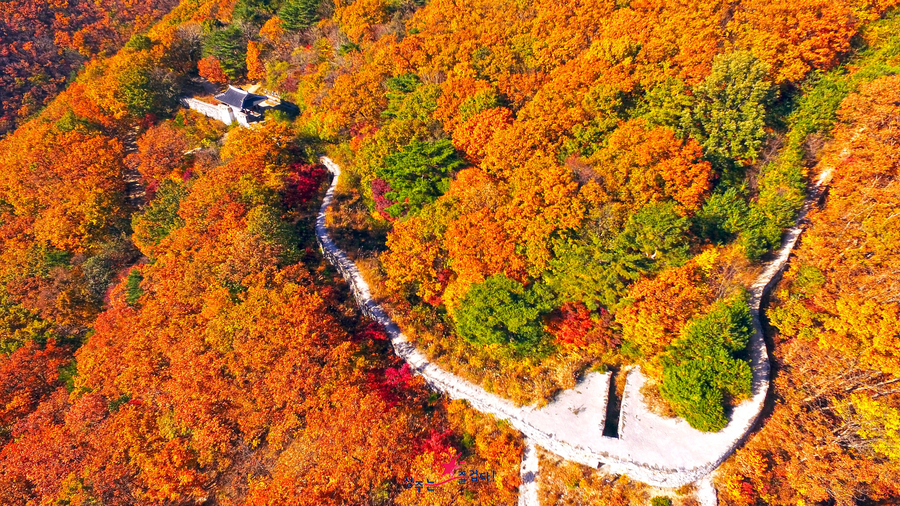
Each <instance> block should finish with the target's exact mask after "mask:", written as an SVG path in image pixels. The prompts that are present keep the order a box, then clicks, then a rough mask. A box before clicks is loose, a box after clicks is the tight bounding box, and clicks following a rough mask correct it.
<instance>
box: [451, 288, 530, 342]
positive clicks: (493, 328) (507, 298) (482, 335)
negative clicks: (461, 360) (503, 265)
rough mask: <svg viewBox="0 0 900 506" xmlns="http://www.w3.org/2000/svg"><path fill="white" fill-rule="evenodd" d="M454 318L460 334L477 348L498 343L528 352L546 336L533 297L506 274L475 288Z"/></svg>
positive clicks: (465, 297) (471, 290)
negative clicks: (477, 346)
mask: <svg viewBox="0 0 900 506" xmlns="http://www.w3.org/2000/svg"><path fill="white" fill-rule="evenodd" d="M454 317H455V319H456V327H457V331H458V332H459V335H460V336H462V337H463V339H465V340H466V341H468V342H470V343H472V344H476V345H482V346H483V345H491V344H499V345H504V346H509V347H511V348H512V349H513V350H516V351H528V350H531V349H534V348H535V347H536V345H537V344H538V343H539V342H540V341H541V340H542V338H543V337H544V330H543V327H542V323H541V310H540V308H539V307H538V306H537V305H536V304H535V303H534V295H533V294H532V292H531V291H530V290H528V289H526V288H525V287H524V286H523V285H522V284H521V283H519V282H517V281H514V280H512V279H509V278H508V277H506V275H505V274H495V275H493V276H491V277H489V278H488V279H487V280H485V281H484V283H479V284H475V285H472V287H471V288H470V289H469V291H468V293H466V295H465V296H464V297H463V299H462V301H461V302H460V305H459V308H458V309H457V310H456V313H455V314H454Z"/></svg>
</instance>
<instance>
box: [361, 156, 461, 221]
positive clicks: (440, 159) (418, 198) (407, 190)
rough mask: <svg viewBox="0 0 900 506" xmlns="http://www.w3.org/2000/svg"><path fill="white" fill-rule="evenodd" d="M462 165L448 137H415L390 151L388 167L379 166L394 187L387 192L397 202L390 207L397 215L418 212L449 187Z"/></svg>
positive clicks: (383, 175) (386, 195) (388, 210)
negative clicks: (429, 139)
mask: <svg viewBox="0 0 900 506" xmlns="http://www.w3.org/2000/svg"><path fill="white" fill-rule="evenodd" d="M461 166H462V160H460V159H459V157H458V156H457V154H456V149H454V147H453V144H452V143H451V142H450V141H448V140H441V141H437V142H419V141H415V142H413V143H411V144H410V145H408V146H406V147H405V148H404V149H403V151H400V152H399V153H394V154H392V155H389V156H388V157H386V158H385V160H384V167H381V168H379V169H377V170H376V175H377V176H378V177H379V178H381V179H383V180H384V181H386V182H387V183H388V184H389V185H390V187H391V191H390V192H388V193H387V194H385V195H384V196H385V197H386V198H388V199H390V200H392V201H394V202H396V204H394V205H392V206H390V207H388V208H387V209H386V211H387V212H388V214H390V215H391V216H394V217H399V216H402V215H404V214H416V213H418V212H419V211H420V210H421V209H422V207H424V206H425V205H427V204H430V203H431V202H434V201H435V200H436V199H437V198H438V197H440V196H441V195H443V194H444V192H446V191H447V189H448V188H449V187H450V178H451V176H452V175H453V172H454V171H455V170H457V169H459V168H460V167H461Z"/></svg>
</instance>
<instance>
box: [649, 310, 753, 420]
mask: <svg viewBox="0 0 900 506" xmlns="http://www.w3.org/2000/svg"><path fill="white" fill-rule="evenodd" d="M752 333H753V322H752V319H751V316H750V309H749V306H748V305H747V300H746V297H735V298H733V299H731V300H730V301H727V302H726V301H719V302H718V303H717V304H716V305H715V306H714V308H713V309H712V310H711V311H710V312H709V313H707V314H706V315H704V316H702V317H700V318H697V319H694V320H693V321H691V322H690V323H689V324H688V325H687V326H686V327H685V329H684V331H683V332H682V336H681V338H680V339H679V340H678V341H676V342H675V343H673V344H672V345H671V346H670V347H669V349H668V350H667V351H666V354H665V355H663V356H662V358H661V361H662V364H663V374H662V385H661V388H660V393H661V394H662V396H663V398H665V399H666V400H667V401H668V402H669V404H671V405H672V409H673V410H674V411H675V413H676V414H678V416H680V417H682V418H684V419H685V420H686V421H687V422H688V423H689V424H690V425H691V427H693V428H695V429H697V430H701V431H704V432H716V431H718V430H721V429H722V428H723V427H725V425H726V424H727V423H728V420H727V418H726V417H725V396H726V394H727V395H728V396H730V397H731V398H734V399H741V398H745V397H747V396H749V395H750V391H751V386H752V381H753V372H752V371H751V370H750V365H749V364H748V363H747V362H746V361H745V360H742V359H740V358H738V357H737V354H739V353H740V352H742V351H743V350H744V349H745V348H746V347H747V343H748V341H749V339H750V336H751V335H752Z"/></svg>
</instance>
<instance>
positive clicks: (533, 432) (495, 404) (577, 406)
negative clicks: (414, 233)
mask: <svg viewBox="0 0 900 506" xmlns="http://www.w3.org/2000/svg"><path fill="white" fill-rule="evenodd" d="M322 163H323V164H324V165H325V167H327V168H328V170H329V171H330V172H331V173H332V174H333V175H334V177H333V179H332V182H331V186H330V187H329V189H328V192H327V193H326V196H325V199H324V200H323V202H322V206H321V208H320V210H319V214H318V216H317V219H316V238H317V240H318V242H319V245H320V247H321V249H322V252H323V254H324V255H325V257H326V258H327V259H328V261H329V262H330V263H331V264H332V265H334V266H335V267H336V268H337V269H338V271H340V272H341V274H342V275H343V277H344V278H345V279H346V280H347V282H348V283H349V285H350V287H351V289H352V291H353V294H354V296H355V298H356V301H357V303H358V304H359V307H360V308H361V310H362V311H363V313H365V314H366V316H368V317H369V318H371V319H373V320H375V321H377V322H378V323H380V324H382V325H384V327H385V329H386V330H387V333H388V336H389V337H390V339H391V343H392V345H393V347H394V351H395V352H396V353H397V355H398V356H399V357H401V358H402V359H404V360H405V361H406V362H407V363H408V364H409V365H410V366H411V367H412V368H413V369H414V370H415V372H416V373H417V374H420V375H421V376H422V377H423V378H424V379H425V380H426V381H427V382H428V383H429V384H430V385H431V386H432V387H433V388H435V389H436V390H438V391H440V392H442V393H444V394H445V395H447V396H449V397H450V398H452V399H465V400H466V401H468V402H469V404H470V405H472V407H474V408H475V409H478V410H479V411H482V412H485V413H491V414H492V415H494V416H496V417H498V418H501V419H505V420H508V421H509V422H510V423H511V424H512V425H513V426H514V427H516V429H518V430H519V431H521V432H522V433H523V434H524V436H525V438H526V455H525V461H524V462H523V464H522V476H523V487H522V497H521V498H520V503H519V504H520V505H536V504H537V500H538V499H537V480H536V479H535V478H536V476H537V472H538V469H537V462H536V460H535V459H536V457H534V456H533V454H534V452H533V451H531V452H530V453H529V452H528V449H532V450H533V448H534V445H538V446H541V447H542V448H545V449H547V450H549V451H551V452H553V453H555V454H557V455H559V456H560V457H562V458H565V459H567V460H571V461H574V462H579V463H581V464H584V465H588V466H590V467H594V468H600V467H603V468H605V469H607V470H609V471H610V472H614V473H617V474H627V475H628V476H629V477H631V478H633V479H636V480H638V481H642V482H644V483H648V484H650V485H653V486H659V487H679V486H682V485H685V484H688V483H692V482H697V481H698V480H701V479H703V478H704V477H706V476H707V475H709V474H710V472H712V471H713V470H715V469H716V468H717V467H718V466H719V464H721V463H722V461H724V460H725V459H726V458H727V457H728V456H729V455H730V454H731V453H732V452H733V451H734V449H735V448H736V447H737V446H738V445H739V444H740V443H741V442H742V441H743V439H744V438H745V437H746V436H747V434H748V433H749V431H750V430H751V429H752V427H753V424H754V423H755V422H756V419H757V418H758V416H759V413H760V412H761V410H762V408H763V404H764V402H765V398H766V394H767V392H768V388H769V362H768V355H767V350H766V344H765V340H764V338H763V334H762V326H761V324H760V320H759V311H760V304H761V302H762V300H763V298H764V297H765V295H766V293H767V292H768V290H770V289H771V287H772V286H773V285H774V284H775V283H776V282H777V280H778V277H779V276H780V275H781V273H782V272H783V271H784V268H785V267H786V265H787V263H788V259H789V258H790V254H791V251H792V250H793V248H794V246H795V245H796V243H797V240H798V239H799V237H800V233H801V232H802V230H803V227H804V219H805V216H806V213H807V212H808V210H809V208H810V206H811V205H812V203H813V202H815V201H816V200H817V199H818V198H819V196H820V195H821V191H822V188H823V187H824V185H825V184H826V182H827V180H828V174H823V177H820V178H819V179H818V181H817V182H816V184H815V186H814V188H813V191H811V192H810V195H809V196H808V197H807V199H806V202H805V203H804V205H803V208H802V210H801V212H800V214H799V216H798V218H797V221H796V224H795V226H794V227H792V228H791V229H789V230H788V231H787V232H786V233H785V236H784V239H783V241H782V245H781V247H780V248H779V250H778V251H777V252H776V253H775V255H774V257H773V260H771V261H770V262H769V263H768V264H767V265H766V267H765V268H764V269H763V271H762V273H761V274H760V275H759V277H758V278H757V279H756V281H755V282H754V283H753V285H752V287H751V300H750V306H751V313H752V315H753V324H754V328H755V333H754V336H753V337H752V338H751V341H750V345H749V355H750V359H751V366H752V369H753V395H752V397H751V398H750V399H748V400H746V401H744V402H743V403H741V404H740V405H738V406H736V407H735V409H734V413H733V415H732V419H731V421H730V422H729V424H728V426H727V427H725V428H724V429H723V430H722V431H720V432H717V433H712V434H710V433H703V432H700V431H697V430H695V429H692V428H691V427H690V426H688V424H687V423H686V422H685V421H683V420H678V419H663V418H661V417H659V416H657V415H655V414H653V413H651V412H650V411H649V410H648V409H647V408H646V406H645V405H644V403H643V401H642V400H641V396H640V394H639V389H640V386H641V385H642V384H643V382H644V377H643V376H642V375H641V372H640V369H639V368H635V369H633V370H632V371H631V372H630V373H629V374H628V378H627V380H626V384H625V395H624V398H623V401H622V412H621V416H620V420H619V437H618V438H612V437H606V436H604V435H603V429H604V422H605V416H606V403H607V394H608V390H609V380H610V378H609V374H608V373H607V374H599V373H590V374H587V375H586V376H585V377H584V378H583V379H582V381H581V382H580V383H579V384H578V385H576V386H575V387H574V388H571V389H569V390H566V391H564V392H562V393H561V394H560V395H559V396H558V397H557V398H556V399H555V400H554V401H553V402H551V403H549V404H548V405H546V406H544V407H543V408H540V409H536V408H535V407H533V406H516V405H515V404H513V403H512V402H510V401H508V400H506V399H502V398H500V397H498V396H496V395H494V394H491V393H489V392H487V391H485V390H484V389H483V388H482V387H480V386H479V385H476V384H473V383H471V382H469V381H467V380H465V379H463V378H460V377H458V376H456V375H454V374H452V373H450V372H448V371H446V370H444V369H442V368H440V367H439V366H437V365H436V364H434V363H432V362H430V361H429V360H428V358H427V357H426V356H425V355H424V354H423V353H422V352H421V351H420V350H418V349H417V348H416V347H415V345H414V344H413V343H411V342H410V341H409V339H408V338H407V337H406V336H405V335H404V334H403V332H402V331H401V330H400V328H399V327H398V326H397V325H396V323H394V322H393V320H391V318H390V317H389V316H388V314H387V313H386V312H385V310H384V309H383V308H382V307H381V306H380V305H379V304H378V303H377V302H376V301H375V300H374V299H373V297H372V294H371V291H370V289H369V285H368V284H367V283H366V281H365V280H364V279H363V277H362V275H361V274H360V272H359V270H358V269H357V268H356V265H355V264H354V263H353V261H352V260H350V258H349V257H348V256H347V255H346V253H344V252H343V251H341V250H340V249H339V248H338V247H337V246H336V245H335V244H334V242H333V241H332V240H331V238H330V237H329V235H328V229H327V227H326V214H327V211H328V208H329V206H331V203H332V201H333V199H334V191H335V187H336V186H337V182H338V179H339V178H340V173H341V170H340V167H338V165H337V164H335V163H334V162H333V161H331V160H330V159H328V158H326V157H323V158H322ZM707 481H708V480H707ZM714 495H715V494H714V491H712V497H713V499H712V502H714V501H715V499H714ZM704 502H705V503H707V504H711V503H710V502H709V500H705V501H704Z"/></svg>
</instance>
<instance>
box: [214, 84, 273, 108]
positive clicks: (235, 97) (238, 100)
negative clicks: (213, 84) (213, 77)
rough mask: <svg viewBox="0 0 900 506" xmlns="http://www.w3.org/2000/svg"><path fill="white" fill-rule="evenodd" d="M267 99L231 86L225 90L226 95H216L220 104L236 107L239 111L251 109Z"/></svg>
mask: <svg viewBox="0 0 900 506" xmlns="http://www.w3.org/2000/svg"><path fill="white" fill-rule="evenodd" d="M265 99H266V97H262V96H260V95H254V94H252V93H248V92H246V91H244V90H242V89H240V88H235V87H234V86H231V85H229V86H228V89H227V90H225V93H220V94H218V95H216V100H218V101H219V102H222V103H223V104H228V105H230V106H231V107H236V108H238V109H249V108H251V107H253V106H254V105H256V104H257V103H259V102H262V101H263V100H265Z"/></svg>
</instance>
